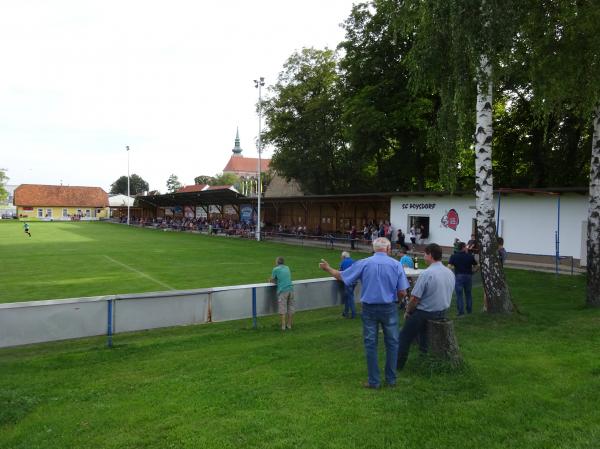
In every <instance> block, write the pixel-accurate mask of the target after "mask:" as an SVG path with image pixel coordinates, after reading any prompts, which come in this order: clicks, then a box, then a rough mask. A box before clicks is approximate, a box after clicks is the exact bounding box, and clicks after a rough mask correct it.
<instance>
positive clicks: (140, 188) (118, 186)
mask: <svg viewBox="0 0 600 449" xmlns="http://www.w3.org/2000/svg"><path fill="white" fill-rule="evenodd" d="M149 188H150V186H149V185H148V183H147V182H146V181H144V180H143V179H142V177H141V176H138V175H136V174H135V173H134V174H132V175H131V176H130V177H129V192H130V194H131V195H141V194H142V193H144V192H147V191H148V189H149ZM110 193H113V194H118V193H121V194H123V195H127V176H121V177H120V178H119V179H117V180H116V181H115V182H113V183H112V184H111V186H110Z"/></svg>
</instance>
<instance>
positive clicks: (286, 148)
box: [263, 48, 355, 194]
mask: <svg viewBox="0 0 600 449" xmlns="http://www.w3.org/2000/svg"><path fill="white" fill-rule="evenodd" d="M269 91H270V97H269V98H267V99H266V100H264V108H263V111H264V116H265V122H266V126H267V131H266V132H265V133H264V138H263V141H264V143H265V144H271V145H273V146H274V147H275V151H274V154H273V158H272V160H271V167H272V168H274V169H275V170H276V171H277V172H278V173H279V174H281V175H282V176H283V177H285V178H287V179H291V178H293V179H296V180H297V181H298V183H299V184H300V185H301V186H302V189H303V190H304V191H305V192H310V193H314V194H325V193H339V192H342V191H347V187H348V186H349V185H352V184H353V177H354V176H355V173H352V172H350V171H346V170H344V169H343V167H345V162H346V161H347V160H348V159H347V156H348V147H347V145H346V144H345V142H344V140H343V135H342V126H341V104H340V96H339V74H338V72H337V56H336V54H335V52H333V51H332V50H328V49H325V50H317V49H314V48H304V49H302V50H301V51H300V52H295V53H294V54H292V55H291V56H290V57H289V58H288V60H287V61H286V62H285V64H284V67H283V71H282V72H281V73H280V74H279V77H278V80H277V83H276V84H275V85H274V86H273V87H272V88H270V89H269Z"/></svg>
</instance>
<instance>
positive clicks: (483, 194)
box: [475, 55, 513, 313]
mask: <svg viewBox="0 0 600 449" xmlns="http://www.w3.org/2000/svg"><path fill="white" fill-rule="evenodd" d="M479 63H480V74H481V75H480V77H479V80H478V82H477V120H476V123H477V125H476V131H475V176H476V185H475V190H476V205H477V231H478V234H479V237H478V238H479V242H480V245H479V246H480V255H479V263H480V265H481V277H482V279H483V288H484V291H485V295H486V298H487V301H486V305H485V309H486V311H488V312H491V313H510V312H512V310H513V304H512V301H511V298H510V291H509V290H508V285H507V284H506V278H505V277H504V270H503V268H502V265H501V264H500V258H499V257H498V243H497V241H496V221H495V218H494V217H495V211H494V201H493V200H494V181H493V177H492V104H493V103H492V81H491V75H492V68H491V66H490V64H489V62H488V59H487V57H486V56H485V55H482V56H481V58H480V61H479Z"/></svg>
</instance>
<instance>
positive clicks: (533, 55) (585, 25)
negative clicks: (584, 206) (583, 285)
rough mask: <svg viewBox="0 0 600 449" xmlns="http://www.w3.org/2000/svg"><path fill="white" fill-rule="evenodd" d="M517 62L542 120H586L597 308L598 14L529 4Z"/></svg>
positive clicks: (584, 8)
mask: <svg viewBox="0 0 600 449" xmlns="http://www.w3.org/2000/svg"><path fill="white" fill-rule="evenodd" d="M530 2H531V5H529V6H530V7H529V14H528V16H527V21H526V22H525V25H526V26H525V27H524V30H523V35H522V41H523V44H522V46H521V53H520V54H519V56H520V57H521V59H522V60H524V59H525V57H527V60H528V62H529V64H528V75H529V77H530V80H531V84H532V89H533V90H534V91H535V92H536V97H535V98H536V105H537V108H538V109H539V111H541V116H542V118H543V119H545V120H547V119H548V117H550V116H551V115H552V114H555V113H556V111H557V110H561V109H564V108H565V107H567V108H569V109H570V110H571V111H573V112H574V114H575V115H579V116H584V117H587V118H588V120H589V123H590V124H591V126H590V128H591V129H592V132H591V135H592V138H591V158H590V167H589V173H590V178H589V211H588V227H587V229H588V235H587V296H586V303H587V305H589V306H592V307H600V89H599V88H598V86H600V71H599V70H598V67H600V51H599V49H600V35H599V33H598V23H599V20H600V8H598V4H597V2H596V1H594V0H580V1H572V0H554V1H552V2H550V1H548V2H536V1H534V0H530Z"/></svg>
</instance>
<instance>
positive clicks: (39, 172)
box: [0, 0, 356, 192]
mask: <svg viewBox="0 0 600 449" xmlns="http://www.w3.org/2000/svg"><path fill="white" fill-rule="evenodd" d="M354 2H356V0H354ZM352 4H353V1H352V0H302V1H297V0H254V1H244V0H220V1H219V0H217V1H206V0H195V1H193V0H169V1H164V0H160V1H158V0H144V1H137V0H116V1H114V0H101V1H98V0H74V1H68V0H52V1H47V0H40V1H32V0H19V1H16V2H8V1H7V2H2V4H1V5H0V42H1V43H2V44H0V61H1V68H0V168H2V169H5V170H6V174H7V175H8V177H9V180H8V184H25V183H28V184H55V185H56V184H61V183H62V184H64V185H72V186H74V185H78V186H98V187H102V188H103V189H105V190H106V191H107V192H108V191H109V189H110V185H111V184H112V183H113V182H114V181H115V180H116V179H118V178H119V177H120V176H123V175H126V174H127V163H128V160H127V159H128V154H127V151H126V150H125V148H126V146H129V147H130V151H129V167H130V173H131V174H134V173H135V174H138V175H139V176H141V177H142V178H144V179H145V180H146V181H148V183H149V184H150V190H159V191H161V192H165V191H166V181H167V179H168V177H169V176H170V175H171V174H175V175H177V176H178V178H179V181H180V182H181V183H182V184H184V185H188V184H193V183H194V177H196V176H198V175H215V174H217V173H220V172H221V171H222V170H223V168H224V167H225V165H226V163H227V161H228V160H229V157H230V156H231V154H232V153H231V149H232V148H233V146H234V139H235V133H236V128H237V127H239V133H240V139H241V147H242V149H243V152H242V155H244V156H246V157H257V150H256V139H257V136H258V115H257V112H256V103H257V101H258V89H256V88H255V87H254V82H253V80H254V79H257V78H258V77H260V76H263V77H264V78H265V84H266V85H265V88H264V89H268V87H269V85H271V84H274V83H275V82H276V80H277V76H278V74H279V73H280V72H281V71H282V69H283V64H284V62H285V61H286V59H287V58H288V57H289V56H290V55H291V54H292V53H293V52H294V51H296V50H300V49H301V48H303V47H315V48H324V47H329V48H335V47H336V46H337V44H338V43H339V42H340V41H341V40H342V39H343V37H344V31H343V29H342V28H341V27H340V24H341V23H342V22H343V21H344V20H345V19H346V18H347V17H348V15H349V14H350V11H351V8H352ZM264 93H266V91H264V90H263V94H264ZM271 153H272V149H269V148H266V149H265V150H264V151H263V157H267V158H268V157H270V155H271Z"/></svg>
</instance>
